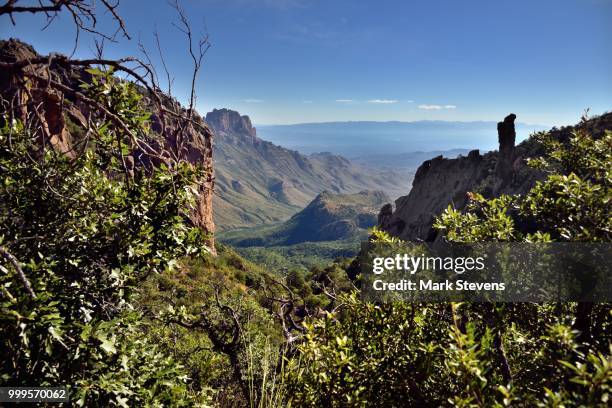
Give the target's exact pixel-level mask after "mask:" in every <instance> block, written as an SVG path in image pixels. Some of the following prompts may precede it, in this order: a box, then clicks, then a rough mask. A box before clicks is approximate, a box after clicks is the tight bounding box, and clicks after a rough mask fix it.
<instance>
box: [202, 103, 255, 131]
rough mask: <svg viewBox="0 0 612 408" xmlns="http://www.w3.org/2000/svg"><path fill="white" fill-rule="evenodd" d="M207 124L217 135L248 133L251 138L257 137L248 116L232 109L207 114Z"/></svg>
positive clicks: (215, 110)
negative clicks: (222, 133)
mask: <svg viewBox="0 0 612 408" xmlns="http://www.w3.org/2000/svg"><path fill="white" fill-rule="evenodd" d="M206 123H208V124H209V125H210V126H212V128H213V129H214V130H215V132H216V133H221V132H224V133H246V134H248V135H249V136H252V137H254V138H255V137H257V131H256V129H255V128H254V127H253V124H252V123H251V119H250V118H249V117H248V116H247V115H240V113H238V112H236V111H233V110H230V109H225V108H224V109H214V110H213V111H212V112H208V113H207V114H206Z"/></svg>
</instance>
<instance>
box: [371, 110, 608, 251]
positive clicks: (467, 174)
mask: <svg viewBox="0 0 612 408" xmlns="http://www.w3.org/2000/svg"><path fill="white" fill-rule="evenodd" d="M515 119H516V115H514V114H510V115H508V116H507V117H506V118H505V119H504V120H503V121H502V122H499V123H498V125H497V130H498V140H499V144H500V149H499V151H493V152H489V153H486V154H484V155H481V154H480V152H479V151H478V150H473V151H471V152H470V153H469V154H468V155H467V156H460V157H458V158H456V159H446V158H444V157H442V156H438V157H435V158H433V159H431V160H427V161H425V162H424V163H423V164H422V165H421V166H420V167H419V168H418V170H417V172H416V174H415V177H414V180H413V183H412V189H411V190H410V193H409V194H408V195H406V196H403V197H400V198H398V199H397V200H396V201H395V210H393V206H392V205H391V204H387V205H385V206H383V207H382V208H381V211H380V213H379V216H378V225H379V227H380V228H381V229H382V230H384V231H387V232H389V233H390V234H391V235H393V236H397V237H399V238H401V239H404V240H425V241H433V240H435V239H436V236H437V231H436V230H435V229H433V228H432V224H433V222H434V219H435V217H436V216H438V215H439V214H440V213H442V211H444V209H445V208H446V207H447V206H448V205H449V204H451V205H453V206H454V207H455V208H463V207H464V206H465V205H466V204H467V193H468V192H479V193H481V194H482V195H483V196H485V197H488V198H490V197H497V196H499V195H501V194H524V193H525V192H527V191H529V189H530V188H531V187H532V186H533V185H534V184H535V182H536V181H537V180H538V179H541V178H543V177H544V174H542V173H541V172H539V171H536V170H534V169H532V168H530V167H528V166H527V163H526V159H527V158H529V157H536V156H539V155H541V154H542V153H543V152H542V150H541V148H540V146H539V145H538V144H537V143H535V142H534V141H533V140H530V139H528V140H526V141H524V142H522V143H520V144H519V145H517V146H514V143H515V137H516V133H515V132H514V120H515ZM611 125H612V113H607V114H604V115H601V116H599V117H596V118H593V119H589V120H587V121H585V122H583V123H581V124H579V125H577V126H568V127H563V128H561V129H557V128H553V129H552V130H551V133H552V135H553V136H554V137H555V138H557V139H558V140H560V141H562V142H565V141H567V140H568V139H569V138H570V136H571V134H572V132H573V131H575V130H576V129H579V128H585V129H586V130H587V131H588V132H589V133H591V134H592V135H593V137H599V136H600V135H601V134H602V133H603V131H604V130H605V129H606V128H607V129H609V128H610V127H611Z"/></svg>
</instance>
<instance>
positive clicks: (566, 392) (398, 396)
mask: <svg viewBox="0 0 612 408" xmlns="http://www.w3.org/2000/svg"><path fill="white" fill-rule="evenodd" d="M537 138H538V141H539V142H540V143H542V144H543V145H544V147H545V148H546V149H547V155H546V156H545V157H544V158H540V159H538V160H537V161H534V162H533V163H532V164H533V165H538V166H539V168H541V169H546V170H548V171H550V172H551V174H550V175H549V176H548V178H547V179H546V180H543V181H541V182H539V183H537V185H536V186H534V187H533V188H532V189H531V191H529V193H528V194H526V195H525V196H524V197H520V196H502V197H499V198H494V199H490V200H486V199H484V198H483V197H482V196H480V195H478V194H472V196H471V198H472V200H471V203H470V205H469V206H468V208H467V209H466V211H465V212H461V211H459V210H456V209H454V208H452V207H449V208H448V210H447V211H446V212H445V213H444V214H442V215H441V216H440V217H439V218H438V220H437V222H436V226H437V227H438V228H439V229H441V230H443V231H444V232H445V234H446V238H447V239H449V240H452V241H462V242H474V241H491V240H492V241H517V240H521V241H527V242H536V241H539V242H541V241H551V240H573V241H580V240H581V241H603V242H609V241H610V220H611V219H612V217H611V216H610V205H609V200H610V169H611V166H612V160H611V159H612V158H611V155H612V149H611V140H612V134H611V133H610V132H607V133H606V134H605V136H603V137H602V138H601V139H599V140H595V139H592V138H590V137H589V136H588V135H586V134H583V133H578V134H576V135H575V137H574V138H572V139H571V141H569V142H567V143H561V142H559V141H555V140H552V138H550V137H549V136H548V135H546V134H541V135H539V136H537ZM372 239H373V240H375V241H378V242H389V241H393V240H395V238H392V237H390V236H389V235H388V234H386V233H384V232H380V231H373V237H372ZM341 302H342V303H343V304H344V308H343V309H340V310H339V311H337V312H336V313H327V314H325V317H324V318H317V319H312V320H311V321H310V323H306V324H305V328H306V334H305V336H304V341H303V342H302V343H301V344H300V345H298V346H297V352H296V356H295V357H293V358H291V359H290V360H289V361H288V363H287V370H286V371H287V376H286V377H287V378H286V381H287V384H288V390H289V395H290V400H291V402H292V403H293V404H294V405H297V406H313V407H314V406H369V405H371V404H372V403H373V402H376V404H377V405H380V406H499V407H501V406H566V407H570V406H571V407H573V406H576V407H577V406H602V407H603V406H608V404H609V398H610V389H611V388H610V387H611V386H612V365H611V364H612V361H611V359H610V351H611V345H612V338H611V335H610V333H611V330H610V329H611V324H612V311H611V309H610V307H609V304H597V305H594V304H586V305H585V304H575V303H564V304H530V303H516V304H511V303H509V304H491V303H482V304H478V303H473V304H466V303H461V304H458V303H451V304H402V303H395V304H380V305H377V304H372V303H367V302H363V301H360V300H358V298H357V295H356V294H352V295H346V294H345V295H342V297H341ZM585 333H588V335H585Z"/></svg>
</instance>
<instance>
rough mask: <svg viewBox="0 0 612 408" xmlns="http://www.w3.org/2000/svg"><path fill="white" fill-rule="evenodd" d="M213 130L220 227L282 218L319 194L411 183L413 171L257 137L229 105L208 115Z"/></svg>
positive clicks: (401, 187) (401, 188)
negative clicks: (301, 149) (302, 150)
mask: <svg viewBox="0 0 612 408" xmlns="http://www.w3.org/2000/svg"><path fill="white" fill-rule="evenodd" d="M206 123H207V124H208V125H209V126H210V127H211V129H212V130H213V132H214V135H215V138H214V142H215V144H214V148H213V149H214V162H215V184H216V186H215V197H214V205H213V209H214V219H215V223H216V225H217V228H218V230H220V231H224V230H225V231H226V230H230V229H235V228H241V227H248V226H254V225H260V224H269V223H274V222H278V221H284V220H287V219H288V218H290V217H291V216H292V215H294V214H295V213H297V212H298V211H300V210H301V209H303V208H304V207H305V206H306V205H307V204H308V203H309V202H310V201H312V199H313V198H314V197H315V196H317V194H319V193H321V192H323V191H329V192H331V193H334V194H345V193H357V192H359V191H363V190H382V191H384V192H385V194H387V195H389V196H390V197H392V198H395V197H399V196H400V195H402V194H405V193H406V191H407V190H408V189H409V185H410V181H411V176H412V173H411V172H410V171H407V170H405V169H404V170H393V169H388V168H387V169H381V168H376V167H367V166H364V165H360V164H356V163H352V162H351V161H350V160H348V159H346V158H344V157H342V156H339V155H335V154H331V153H317V154H311V155H308V156H307V155H304V154H301V153H299V152H297V151H295V150H289V149H286V148H284V147H281V146H277V145H275V144H273V143H271V142H268V141H265V140H262V139H260V138H259V137H258V136H257V131H256V129H255V128H254V127H253V125H252V123H251V120H250V119H249V117H248V116H245V115H240V114H239V113H238V112H236V111H232V110H229V109H215V110H213V111H212V112H209V113H208V114H207V115H206Z"/></svg>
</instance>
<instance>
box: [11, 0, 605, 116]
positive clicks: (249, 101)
mask: <svg viewBox="0 0 612 408" xmlns="http://www.w3.org/2000/svg"><path fill="white" fill-rule="evenodd" d="M182 4H183V7H184V8H185V9H186V10H187V13H188V15H189V18H190V19H191V21H192V23H193V25H194V28H195V29H197V30H203V29H204V28H205V27H206V29H207V31H208V33H209V35H210V41H211V43H212V48H211V49H210V50H209V52H208V53H207V55H206V60H205V66H204V68H203V72H202V76H201V79H200V82H199V84H198V93H199V101H198V109H199V110H200V111H201V112H206V111H208V110H211V109H212V108H213V107H228V108H233V109H236V110H239V111H240V112H241V113H243V114H248V115H250V116H251V118H252V119H253V121H254V122H255V123H259V124H281V123H282V124H285V123H299V122H322V121H344V120H381V121H386V120H402V121H412V120H420V119H442V120H469V121H471V120H500V119H502V118H503V117H504V116H505V115H506V114H508V113H509V112H514V113H516V114H517V115H518V118H519V119H518V120H519V121H521V122H527V123H541V124H550V125H563V124H570V123H575V122H576V121H577V120H578V118H579V117H580V115H581V113H582V112H583V111H584V109H585V108H589V107H590V108H591V111H592V112H593V113H602V112H605V111H607V110H610V109H611V108H612V103H611V102H612V52H611V51H612V0H528V1H524V0H513V1H506V0H496V1H492V0H462V1H457V0H427V1H426V0H419V1H414V0H404V1H399V0H398V1H387V0H377V1H374V0H370V1H365V0H363V1H360V0H352V1H349V0H327V1H315V0H201V1H195V0H183V1H182ZM120 13H121V14H122V15H123V16H124V18H125V20H126V23H127V26H128V30H129V31H130V34H132V36H133V37H134V38H135V39H136V38H138V37H140V38H141V40H142V42H143V43H145V45H147V46H148V47H151V48H152V47H153V36H152V34H151V32H152V30H153V29H154V27H157V29H158V31H159V32H160V34H161V36H162V46H163V47H164V49H165V52H166V58H167V60H168V63H169V65H170V69H171V71H172V72H173V74H174V77H175V85H174V87H175V90H176V94H177V96H178V97H179V98H181V99H183V98H185V97H186V91H187V86H188V84H189V80H188V75H189V71H188V67H189V60H188V56H187V54H186V50H185V48H184V40H183V38H182V37H181V36H182V34H181V33H180V32H178V31H177V30H176V29H175V28H174V27H172V25H171V22H172V21H173V20H174V14H173V12H172V10H171V9H170V8H169V7H168V6H167V3H166V2H165V1H164V0H148V1H136V0H130V1H127V0H123V2H122V6H121V9H120ZM103 20H104V19H103ZM43 23H44V21H42V20H41V17H32V16H18V17H17V27H13V26H12V25H11V24H10V23H9V21H8V19H7V18H6V17H4V18H0V35H1V36H2V37H3V38H6V37H19V38H21V39H23V40H25V41H27V42H30V43H32V44H33V45H34V46H35V47H36V48H37V49H38V50H39V52H42V53H47V52H49V51H60V52H64V53H70V51H71V50H72V46H73V43H72V37H73V29H72V26H71V25H70V20H69V19H68V18H66V16H64V17H63V18H61V19H60V20H59V21H58V22H56V23H55V24H54V25H52V26H51V27H49V28H47V29H46V30H45V31H41V30H40V29H41V28H42V26H43ZM102 24H103V25H104V24H106V22H104V21H103V22H102ZM92 48H93V47H92V41H91V39H90V38H89V37H88V36H83V37H82V38H81V42H80V47H79V49H78V51H77V56H80V57H85V56H89V55H91V49H92ZM107 52H108V54H109V55H110V56H114V57H118V56H123V55H129V54H134V53H135V52H137V44H136V41H135V40H134V41H131V42H129V41H120V42H119V43H117V44H111V45H108V46H107Z"/></svg>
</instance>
